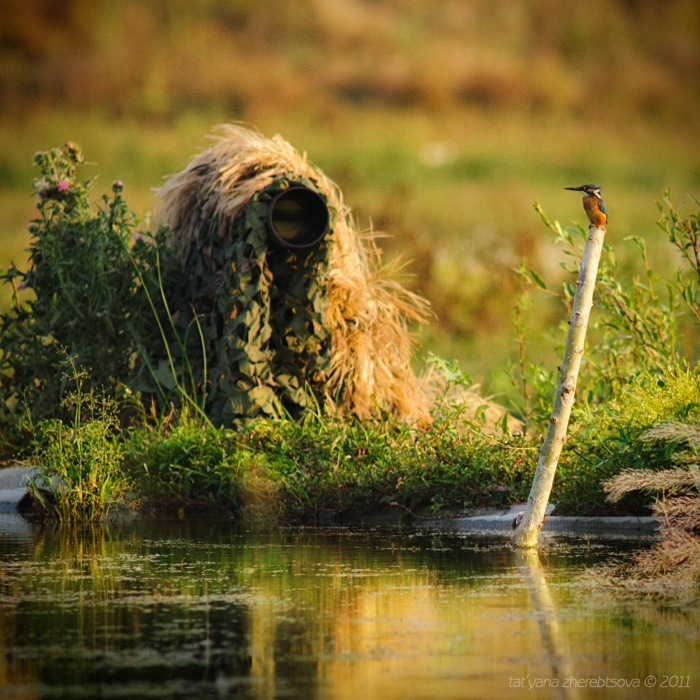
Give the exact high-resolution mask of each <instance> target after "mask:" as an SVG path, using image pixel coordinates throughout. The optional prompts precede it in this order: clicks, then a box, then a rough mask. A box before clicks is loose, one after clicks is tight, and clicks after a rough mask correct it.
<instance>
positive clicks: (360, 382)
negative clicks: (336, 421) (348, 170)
mask: <svg viewBox="0 0 700 700" xmlns="http://www.w3.org/2000/svg"><path fill="white" fill-rule="evenodd" d="M298 184H301V185H305V186H306V187H308V188H310V189H312V190H314V191H315V192H317V193H318V194H319V195H320V196H321V197H322V198H323V199H324V200H325V201H326V203H327V206H328V209H329V211H330V214H331V218H330V226H329V229H330V230H329V232H328V233H327V234H326V236H325V237H324V238H323V239H322V240H321V241H320V242H319V243H318V244H316V245H315V246H313V247H310V248H306V249H302V250H290V249H287V248H283V247H281V246H279V245H278V244H276V243H275V242H274V241H273V240H271V236H270V235H269V233H268V230H267V226H266V215H267V210H268V205H269V202H270V200H271V199H272V197H273V196H274V195H275V194H276V193H278V192H280V191H281V190H284V189H285V188H288V187H290V186H293V185H298ZM158 196H159V200H160V203H159V218H160V220H161V222H162V223H164V224H167V225H168V226H169V227H170V229H171V232H172V233H171V235H172V237H173V243H174V244H175V246H176V248H177V251H178V258H179V259H178V260H177V262H176V263H171V267H172V266H173V265H177V266H178V269H177V270H174V269H170V270H165V271H164V273H165V274H164V276H165V279H166V280H167V279H171V280H173V281H172V282H171V283H168V285H167V289H166V294H167V297H168V304H169V308H170V312H171V314H172V319H173V322H174V323H173V325H174V327H175V330H176V331H177V335H178V337H179V338H180V340H179V341H177V339H174V340H173V342H172V343H171V351H172V353H173V355H174V359H175V361H179V362H183V360H184V359H187V362H185V363H184V364H185V365H187V366H188V369H187V372H188V374H189V376H190V378H191V381H192V383H193V384H194V385H195V386H196V387H198V390H200V391H206V411H207V413H208V414H209V415H210V417H211V418H212V420H213V421H214V422H215V423H216V424H231V423H236V422H239V421H240V420H241V419H245V418H247V417H254V416H258V415H270V416H278V415H281V414H282V413H283V411H287V412H289V413H291V414H292V415H297V414H298V413H299V412H300V410H301V409H303V408H304V407H305V406H307V404H308V402H309V401H310V400H311V401H318V402H319V403H329V402H332V404H333V405H335V406H337V407H338V409H339V410H341V411H345V412H351V413H354V414H355V415H357V416H358V417H359V418H360V419H366V418H369V417H371V416H372V415H374V414H375V413H376V411H377V410H378V409H381V410H388V411H391V412H393V413H394V414H395V415H397V416H398V417H399V418H401V419H403V420H410V421H414V420H415V421H423V420H425V419H427V416H428V407H429V397H428V395H427V393H426V391H425V388H424V386H423V385H422V383H421V382H420V381H419V380H418V379H417V378H416V376H415V374H414V372H413V370H412V369H411V366H410V360H411V354H412V350H413V343H412V339H411V335H410V333H409V331H408V324H409V323H410V322H415V321H417V322H421V321H424V320H425V318H426V315H427V302H425V301H424V300H423V299H421V298H420V297H418V296H416V295H414V294H412V293H410V292H408V291H407V290H405V289H404V288H403V287H402V286H401V285H399V284H398V283H397V282H395V281H393V280H391V279H390V278H389V276H388V274H387V272H386V270H385V269H383V268H381V267H380V266H379V262H378V257H377V255H376V249H375V248H374V247H373V245H372V236H371V234H368V235H366V236H362V235H361V234H360V232H359V231H358V229H357V227H356V226H355V224H354V222H353V221H352V219H351V216H350V211H349V209H348V208H347V207H346V206H345V204H344V203H343V200H342V195H341V193H340V191H339V190H338V188H337V186H336V185H335V184H334V183H332V182H331V181H330V180H329V179H328V178H327V177H326V176H325V175H324V174H323V173H322V172H321V171H320V170H318V169H317V168H315V167H313V166H311V165H309V163H308V162H307V160H306V157H305V156H302V155H300V154H299V153H298V152H297V151H296V150H294V149H293V148H292V147H291V146H290V145H289V144H288V143H287V142H286V141H284V140H283V139H282V138H280V137H279V136H275V137H274V138H272V139H267V138H265V137H263V136H262V135H260V134H259V133H257V132H255V131H251V130H249V129H246V128H243V127H240V126H232V125H228V126H222V127H219V129H218V131H217V135H216V136H215V137H214V145H213V146H212V147H211V148H209V149H207V150H205V151H204V152H202V153H201V154H200V155H198V156H197V157H195V158H194V159H193V160H192V162H191V163H190V164H189V165H188V166H187V167H186V168H185V169H184V170H183V171H182V172H180V173H178V174H177V175H175V176H173V177H172V178H171V179H170V180H169V181H168V182H167V183H166V184H165V185H164V186H163V187H162V188H161V189H160V190H159V192H158ZM183 351H184V352H183ZM183 355H185V356H186V358H185V357H183ZM158 376H159V377H160V378H161V379H162V380H163V381H164V382H167V381H168V376H169V372H168V368H167V366H166V362H165V360H164V361H163V363H162V365H161V367H160V368H159V371H158Z"/></svg>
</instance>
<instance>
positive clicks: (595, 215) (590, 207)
mask: <svg viewBox="0 0 700 700" xmlns="http://www.w3.org/2000/svg"><path fill="white" fill-rule="evenodd" d="M583 208H584V209H585V210H586V215H587V216H588V221H590V223H591V225H592V226H605V224H606V222H607V220H608V217H607V216H606V215H605V213H604V212H603V211H601V209H600V206H599V204H598V198H597V197H593V196H588V197H584V198H583Z"/></svg>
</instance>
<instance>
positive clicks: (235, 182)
mask: <svg viewBox="0 0 700 700" xmlns="http://www.w3.org/2000/svg"><path fill="white" fill-rule="evenodd" d="M212 139H213V141H214V143H213V145H212V146H211V147H210V148H208V149H207V150H205V151H203V152H202V153H200V154H199V155H198V156H196V157H195V158H194V159H193V160H192V161H191V162H190V164H189V165H188V166H187V167H186V168H185V169H184V170H183V171H182V172H180V173H177V174H176V175H174V176H172V177H171V178H170V179H169V180H168V181H167V182H166V183H165V185H163V186H162V187H161V188H160V189H159V190H158V192H157V196H158V198H159V206H158V210H157V218H158V219H159V221H160V222H161V223H163V224H166V225H168V226H169V227H170V228H171V230H172V235H173V237H174V241H175V243H176V245H177V248H178V250H179V254H180V257H181V260H182V261H183V264H184V263H185V262H186V260H187V257H188V255H189V253H190V251H191V249H192V246H193V244H194V242H195V241H196V240H197V238H198V236H199V235H200V232H201V231H202V229H203V227H209V226H212V225H213V226H215V227H216V228H215V230H218V232H219V234H220V235H223V234H224V233H225V231H226V230H228V229H229V227H230V226H231V225H232V222H233V221H234V219H235V218H236V217H237V215H238V214H239V213H240V212H241V210H242V208H243V207H244V206H245V205H246V204H247V203H248V201H249V200H250V198H251V197H252V196H253V194H255V192H257V191H258V190H260V189H262V188H264V187H266V186H267V185H269V184H270V183H271V182H272V181H273V180H274V179H275V178H276V177H278V176H280V175H284V176H287V177H290V178H293V179H296V178H309V179H311V180H313V181H314V182H315V183H316V184H317V186H318V188H319V190H320V191H322V192H323V194H324V195H325V196H326V198H327V200H328V205H329V207H330V208H331V209H332V210H334V211H335V214H336V224H335V228H334V230H333V233H332V239H331V240H332V245H331V248H330V260H329V286H328V308H327V311H326V317H325V320H324V323H325V325H326V327H327V328H328V329H329V330H330V331H331V374H330V378H329V382H328V393H329V396H333V397H337V403H338V408H339V409H340V410H343V411H349V412H352V413H354V414H356V415H357V416H358V418H360V419H366V418H369V417H371V416H372V415H374V414H375V413H376V411H377V409H379V408H381V409H384V410H390V411H392V412H394V413H395V414H396V415H397V416H398V417H399V418H400V419H402V420H406V421H411V422H412V421H416V422H419V423H421V422H425V421H427V420H428V418H429V404H430V400H429V397H428V393H427V391H426V387H425V386H424V384H423V383H422V382H421V381H420V380H419V379H418V378H417V377H416V375H415V373H414V372H413V370H412V369H411V365H410V361H411V355H412V353H413V349H414V342H413V339H412V337H411V334H410V333H409V330H408V325H409V323H412V322H418V323H422V322H425V321H426V319H427V317H428V315H429V312H428V302H427V301H426V300H425V299H423V298H421V297H419V296H417V295H416V294H413V293H411V292H409V291H407V290H406V289H404V288H403V287H402V286H401V285H400V284H399V283H398V282H396V281H394V280H392V279H391V277H390V273H391V270H389V269H387V268H386V267H382V266H381V265H380V264H379V255H378V252H377V249H376V246H375V243H374V235H373V233H372V232H371V231H369V232H367V233H365V234H364V235H361V234H360V232H359V231H358V228H357V226H356V224H355V222H354V221H353V219H352V217H351V213H350V210H349V208H348V207H347V206H346V205H345V203H344V202H343V198H342V194H341V192H340V190H339V188H338V187H337V186H336V185H335V184H334V183H333V182H332V181H331V180H330V179H329V178H328V177H326V175H324V173H323V172H322V171H321V170H319V169H318V168H316V167H314V166H313V165H311V164H309V162H308V161H307V158H306V154H303V155H302V154H300V153H298V152H297V151H296V150H295V149H294V148H293V147H292V146H291V145H290V144H289V143H287V142H286V141H285V140H284V139H282V138H281V137H280V136H274V137H273V138H271V139H268V138H266V137H264V136H263V135H262V134H260V133H259V132H257V131H253V130H251V129H248V128H245V127H243V126H240V125H222V126H219V127H217V129H216V131H215V135H214V136H212Z"/></svg>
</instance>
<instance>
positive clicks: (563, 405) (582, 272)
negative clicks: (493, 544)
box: [513, 226, 605, 547]
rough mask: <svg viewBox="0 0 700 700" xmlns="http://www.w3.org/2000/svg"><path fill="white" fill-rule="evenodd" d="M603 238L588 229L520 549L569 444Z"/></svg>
mask: <svg viewBox="0 0 700 700" xmlns="http://www.w3.org/2000/svg"><path fill="white" fill-rule="evenodd" d="M604 237H605V228H603V227H598V226H591V227H590V228H589V229H588V239H587V240H586V246H585V248H584V249H583V256H582V258H581V267H580V269H579V275H578V281H577V282H576V294H575V296H574V307H573V310H572V312H571V320H570V321H569V332H568V333H567V335H566V347H565V348H564V360H563V362H562V364H561V369H560V371H559V383H558V385H557V392H556V394H555V396H554V403H553V406H552V415H551V417H550V419H549V425H548V426H547V433H546V435H545V437H544V441H543V442H542V447H541V448H540V458H539V461H538V462H537V470H536V471H535V478H534V479H533V481H532V488H531V489H530V495H529V496H528V498H527V506H526V508H525V512H524V514H523V517H522V519H521V521H520V523H519V524H518V526H517V528H516V530H515V533H514V535H513V539H514V542H515V544H516V545H517V546H518V547H535V546H537V541H538V539H539V535H540V530H541V529H542V523H543V522H544V516H545V509H546V508H547V502H548V501H549V494H550V493H551V491H552V483H553V482H554V474H555V472H556V470H557V463H558V462H559V455H560V454H561V448H562V446H563V445H564V442H565V441H566V429H567V427H568V425H569V416H570V415H571V407H572V406H573V404H574V394H575V393H576V380H577V379H578V371H579V368H580V366H581V358H582V357H583V344H584V341H585V339H586V329H587V328H588V317H589V316H590V313H591V307H592V306H593V288H594V287H595V280H596V275H597V273H598V263H599V262H600V254H601V252H602V250H603V238H604Z"/></svg>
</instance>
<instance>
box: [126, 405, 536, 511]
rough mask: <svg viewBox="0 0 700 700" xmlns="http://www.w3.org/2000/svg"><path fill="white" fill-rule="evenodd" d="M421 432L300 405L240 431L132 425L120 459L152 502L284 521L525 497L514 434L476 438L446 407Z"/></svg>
mask: <svg viewBox="0 0 700 700" xmlns="http://www.w3.org/2000/svg"><path fill="white" fill-rule="evenodd" d="M435 418H436V420H435V422H434V423H433V424H432V425H431V426H430V427H428V428H427V429H417V428H415V427H412V426H408V425H406V424H404V423H400V422H397V421H393V420H392V419H390V418H389V417H385V419H384V420H383V421H377V422H364V423H360V422H359V421H357V420H355V419H348V418H343V417H340V416H337V415H335V416H334V415H330V414H328V413H325V414H322V413H320V412H311V411H308V412H307V413H306V414H305V416H304V418H303V419H302V420H301V421H293V420H288V419H283V420H271V419H266V420H260V421H258V422H256V423H254V424H251V425H249V426H248V427H246V428H245V429H243V430H241V431H233V430H217V429H214V428H205V429H203V427H202V426H201V424H199V423H197V422H190V421H189V419H187V420H185V421H184V422H180V423H179V424H178V425H176V426H174V427H172V428H171V429H169V430H163V428H162V427H161V428H156V429H153V428H149V429H143V430H141V431H135V432H134V433H133V435H132V437H131V438H130V441H129V445H128V447H127V450H128V457H127V462H128V463H129V464H130V465H131V470H132V473H133V474H134V477H135V478H136V479H137V480H139V482H140V483H141V484H142V485H143V486H142V491H143V492H145V493H147V494H149V495H150V496H151V497H152V498H155V499H156V500H160V501H161V503H164V502H169V503H170V504H172V505H176V506H178V507H183V506H187V505H198V504H201V503H202V502H205V503H210V504H213V505H216V506H223V507H225V508H228V509H237V508H243V507H255V508H257V509H262V511H263V512H266V513H268V514H270V515H272V514H274V515H275V516H276V517H278V518H281V519H282V520H283V521H285V522H316V521H318V520H319V519H320V518H321V517H322V514H323V513H328V514H331V513H332V514H343V513H365V512H367V511H371V510H374V509H377V508H382V507H387V508H389V507H396V508H399V509H401V510H402V511H405V512H414V511H416V512H421V511H424V510H426V509H427V510H429V511H431V512H434V513H435V512H438V511H439V510H440V509H442V508H443V507H450V508H456V509H463V508H466V509H470V508H476V507H480V506H497V505H507V504H509V503H512V502H514V501H521V500H522V499H524V498H525V497H526V496H527V492H528V490H529V486H530V480H531V478H532V471H533V467H532V464H533V461H534V460H533V454H534V452H535V449H536V448H534V447H533V445H532V444H531V443H530V442H529V440H528V439H527V438H526V437H524V436H521V435H518V436H514V435H511V434H509V433H507V432H502V431H499V432H498V434H497V435H486V434H484V433H482V432H481V431H480V430H479V426H478V425H477V424H474V423H470V422H468V421H466V420H465V419H462V420H461V421H459V420H457V414H456V413H455V412H449V413H447V412H444V413H442V414H441V415H438V414H437V413H436V416H435Z"/></svg>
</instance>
